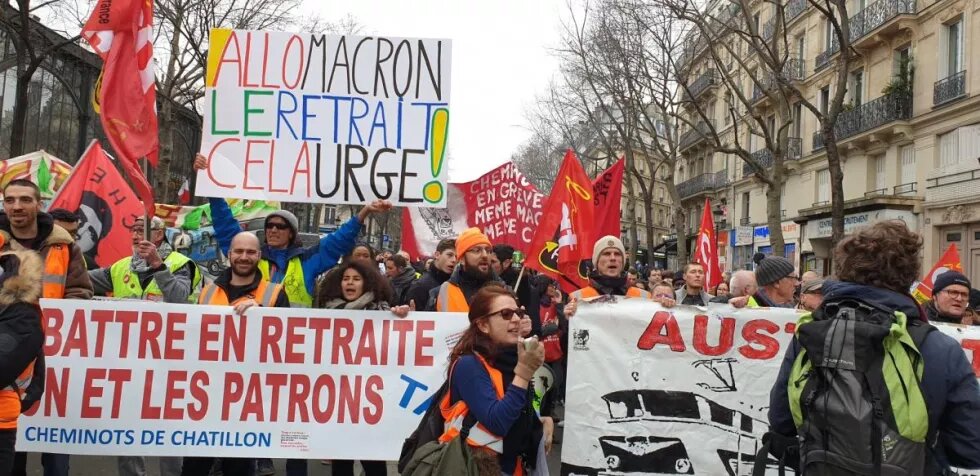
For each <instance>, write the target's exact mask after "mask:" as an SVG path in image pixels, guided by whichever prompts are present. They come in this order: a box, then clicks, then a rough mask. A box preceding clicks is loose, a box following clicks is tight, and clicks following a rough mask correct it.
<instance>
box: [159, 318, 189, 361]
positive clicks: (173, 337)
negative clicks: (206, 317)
mask: <svg viewBox="0 0 980 476" xmlns="http://www.w3.org/2000/svg"><path fill="white" fill-rule="evenodd" d="M178 324H180V326H181V327H180V328H178V327H177V325H178ZM184 324H187V314H184V313H182V312H170V313H167V338H166V340H165V341H164V346H163V358H164V359H166V360H184V349H182V348H180V347H174V345H175V344H176V343H178V342H182V341H183V340H184V329H183V326H184Z"/></svg>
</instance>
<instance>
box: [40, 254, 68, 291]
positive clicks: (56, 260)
mask: <svg viewBox="0 0 980 476" xmlns="http://www.w3.org/2000/svg"><path fill="white" fill-rule="evenodd" d="M68 250H69V248H68V245H66V244H57V245H51V247H50V248H48V254H47V256H45V257H44V274H42V275H41V296H43V297H46V298H49V299H51V298H53V299H61V298H64V297H65V283H66V282H67V281H68V265H69V264H70V263H71V257H70V256H69V255H68Z"/></svg>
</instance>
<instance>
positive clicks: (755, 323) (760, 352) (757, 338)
mask: <svg viewBox="0 0 980 476" xmlns="http://www.w3.org/2000/svg"><path fill="white" fill-rule="evenodd" d="M779 329H780V327H779V325H778V324H776V323H774V322H772V321H767V320H765V319H755V320H752V321H749V322H748V323H747V324H745V327H743V328H742V338H743V339H745V341H746V342H747V344H745V345H743V346H741V347H739V348H738V352H739V353H740V354H742V355H744V356H745V357H746V358H749V359H755V360H769V359H771V358H773V357H775V356H776V355H777V354H779V341H778V340H776V338H774V337H772V334H775V333H777V332H779ZM762 332H765V333H766V334H763V333H762ZM767 334H768V335H767ZM753 344H756V345H760V346H762V348H761V349H759V348H757V347H754V346H753Z"/></svg>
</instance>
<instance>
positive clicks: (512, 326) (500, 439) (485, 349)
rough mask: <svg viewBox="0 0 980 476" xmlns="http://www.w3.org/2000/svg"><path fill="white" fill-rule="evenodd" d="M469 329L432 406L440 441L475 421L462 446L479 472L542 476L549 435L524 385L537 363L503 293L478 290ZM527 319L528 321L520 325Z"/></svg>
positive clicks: (516, 311)
mask: <svg viewBox="0 0 980 476" xmlns="http://www.w3.org/2000/svg"><path fill="white" fill-rule="evenodd" d="M469 320H470V327H469V328H468V329H467V330H466V332H465V333H463V336H462V337H461V338H460V340H459V342H458V343H457V344H456V347H455V348H453V351H452V353H451V354H450V356H449V392H448V393H447V394H446V396H445V397H444V398H443V399H442V401H441V402H440V403H439V408H440V410H441V411H442V416H443V418H445V421H446V430H445V433H443V434H442V436H441V437H440V438H439V440H440V441H443V442H445V441H449V440H451V439H453V438H455V437H457V436H458V435H459V433H460V430H461V429H462V427H463V425H464V424H466V423H465V421H466V420H469V418H467V417H468V416H470V415H472V417H473V418H474V419H475V423H474V424H473V426H472V428H471V429H470V433H469V438H467V440H466V442H467V443H468V444H469V445H470V446H471V447H472V448H471V449H472V450H473V451H472V453H473V456H474V458H475V459H476V460H477V464H478V465H479V466H480V468H481V471H480V474H527V473H528V471H529V470H533V469H535V468H536V469H537V471H536V474H547V471H548V469H547V462H546V460H545V454H546V452H547V451H550V449H551V448H550V446H551V445H550V437H548V436H546V435H545V434H544V426H543V425H542V422H541V420H540V419H539V418H538V416H537V414H536V413H535V411H534V407H533V405H532V398H531V390H530V388H529V383H530V381H531V380H532V378H533V376H534V372H535V371H536V370H538V368H539V367H541V364H542V363H543V362H544V346H542V345H541V344H540V343H539V342H538V340H537V338H536V337H531V338H529V339H527V340H524V339H522V338H521V333H522V329H523V328H526V327H527V326H529V325H530V322H529V321H530V319H529V318H528V317H527V316H526V315H525V313H524V309H523V308H521V307H518V305H517V298H516V297H515V296H514V293H512V292H511V291H510V290H508V289H507V288H505V287H503V286H499V285H488V286H485V287H483V288H481V289H480V290H479V291H477V293H476V294H475V295H473V298H472V300H471V301H470V310H469ZM524 321H527V322H524Z"/></svg>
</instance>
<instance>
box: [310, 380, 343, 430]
mask: <svg viewBox="0 0 980 476" xmlns="http://www.w3.org/2000/svg"><path fill="white" fill-rule="evenodd" d="M324 391H326V395H327V398H326V399H325V400H326V402H325V403H326V408H322V409H321V408H320V399H319V398H316V397H318V396H320V395H323V394H324ZM313 395H314V398H313V404H312V405H311V406H312V407H313V420H314V421H315V422H317V423H326V422H328V421H330V418H331V417H333V410H334V407H335V404H334V399H335V398H337V387H336V385H335V384H334V382H333V377H331V376H329V375H321V376H319V377H317V379H316V382H314V383H313ZM338 413H339V410H338Z"/></svg>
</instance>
